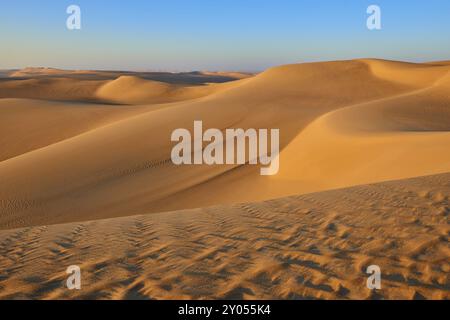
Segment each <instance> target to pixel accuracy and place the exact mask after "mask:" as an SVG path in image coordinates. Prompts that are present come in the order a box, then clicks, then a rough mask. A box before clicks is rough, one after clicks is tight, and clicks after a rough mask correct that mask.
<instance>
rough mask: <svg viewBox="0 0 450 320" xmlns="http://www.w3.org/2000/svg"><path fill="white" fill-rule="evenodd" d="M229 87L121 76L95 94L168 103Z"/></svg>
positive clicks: (119, 99)
mask: <svg viewBox="0 0 450 320" xmlns="http://www.w3.org/2000/svg"><path fill="white" fill-rule="evenodd" d="M235 85H236V84H235V83H232V84H231V86H235ZM227 87H230V84H229V83H220V84H206V85H197V86H185V85H175V84H169V83H165V82H159V81H149V80H144V79H141V78H139V77H136V76H121V77H119V78H117V79H116V80H113V81H109V82H107V83H105V84H104V85H102V86H101V87H99V88H98V90H97V91H96V92H95V96H96V97H97V98H98V99H100V100H102V101H111V102H114V103H120V104H149V103H168V102H176V101H183V100H190V99H195V98H200V97H204V96H206V95H208V94H211V93H214V92H217V91H220V90H222V89H224V88H227Z"/></svg>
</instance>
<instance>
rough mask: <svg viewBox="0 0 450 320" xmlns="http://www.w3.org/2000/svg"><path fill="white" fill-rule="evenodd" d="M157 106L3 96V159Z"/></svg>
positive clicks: (0, 122)
mask: <svg viewBox="0 0 450 320" xmlns="http://www.w3.org/2000/svg"><path fill="white" fill-rule="evenodd" d="M154 108H155V107H154V106H149V107H137V106H136V107H135V106H121V107H118V106H111V105H101V104H86V103H77V102H64V103H62V102H56V101H44V100H31V99H0V162H1V161H4V160H7V159H10V158H13V157H16V156H19V155H21V154H24V153H27V152H30V151H33V150H36V149H39V148H43V147H46V146H49V145H51V144H54V143H57V142H60V141H63V140H66V139H69V138H72V137H74V136H77V135H79V134H82V133H85V132H88V131H90V130H94V129H96V128H99V127H102V126H105V125H107V124H110V123H113V122H117V121H119V120H123V119H125V118H129V117H132V116H135V115H138V114H141V113H144V112H147V111H149V110H152V109H154Z"/></svg>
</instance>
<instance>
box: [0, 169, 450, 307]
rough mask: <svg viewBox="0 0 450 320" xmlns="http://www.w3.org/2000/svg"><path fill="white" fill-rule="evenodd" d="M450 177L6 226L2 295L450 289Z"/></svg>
mask: <svg viewBox="0 0 450 320" xmlns="http://www.w3.org/2000/svg"><path fill="white" fill-rule="evenodd" d="M449 181H450V174H442V175H436V176H429V177H422V178H415V179H409V180H402V181H394V182H385V183H381V184H374V185H365V186H358V187H353V188H349V189H342V190H336V191H327V192H322V193H316V194H308V195H299V196H292V197H288V198H282V199H277V200H271V201H266V202H261V203H247V204H234V205H229V206H215V207H210V208H204V209H195V210H184V211H178V212H166V213H158V214H148V215H139V216H133V217H125V218H115V219H106V220H97V221H90V222H80V223H71V224H63V225H53V226H40V227H28V228H21V229H14V230H6V231H0V270H1V276H0V298H27V299H28V298H31V299H54V298H62V299H69V298H83V299H86V298H89V299H155V298H156V299H163V298H164V299H175V298H177V299H188V298H199V299H203V298H210V299H211V298H213V299H216V298H225V299H279V298H281V299H316V298H320V299H325V298H326V299H330V298H333V299H423V298H427V299H449V298H450V276H449V275H450V263H449V261H450V260H449V257H450V247H449V236H450V228H449V214H450V203H449V195H450V183H449ZM373 264H375V265H378V266H379V267H380V268H381V273H382V275H381V279H382V280H381V281H382V282H381V286H382V289H381V290H376V291H371V290H369V289H368V288H367V287H366V281H367V277H368V275H367V274H366V268H367V267H368V266H369V265H373ZM70 265H78V266H79V267H80V268H81V277H82V280H81V290H79V291H77V290H73V291H70V290H68V289H67V288H66V287H65V281H66V279H67V277H68V275H67V274H66V273H65V270H66V268H67V267H68V266H70Z"/></svg>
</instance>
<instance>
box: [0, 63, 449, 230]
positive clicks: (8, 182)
mask: <svg viewBox="0 0 450 320" xmlns="http://www.w3.org/2000/svg"><path fill="white" fill-rule="evenodd" d="M386 70H391V71H390V72H391V73H389V72H387V71H386ZM449 70H450V69H448V67H447V66H445V65H444V66H441V65H439V66H436V65H425V64H419V65H417V64H405V63H401V62H385V61H379V60H358V61H340V62H327V63H312V64H300V65H288V66H282V67H277V68H273V69H270V70H268V71H266V72H263V73H261V74H259V75H257V76H255V77H252V78H248V79H242V80H239V81H235V82H230V83H225V84H220V85H218V86H219V87H221V89H219V90H213V92H210V93H209V94H207V95H205V96H204V97H200V98H197V99H193V100H184V101H178V102H173V103H169V104H157V105H151V104H149V105H143V106H139V107H130V108H131V109H122V108H123V107H120V108H119V109H120V112H118V111H117V108H114V107H111V108H110V109H108V108H105V107H101V108H100V109H101V110H103V111H102V112H104V113H103V114H102V112H99V116H98V119H99V120H95V118H91V117H89V122H83V121H81V122H80V121H78V119H77V118H76V117H74V118H70V117H64V118H63V117H62V118H61V121H60V123H59V124H58V125H56V126H55V128H58V130H59V128H63V130H61V133H52V132H48V124H46V121H43V122H36V124H34V125H35V126H36V131H41V132H42V133H41V134H40V135H39V134H38V135H36V140H34V137H33V139H31V138H30V137H29V138H25V137H24V139H29V140H32V141H28V146H26V147H22V146H21V147H19V148H18V147H14V146H15V145H16V144H17V143H16V141H17V140H15V137H14V135H12V134H10V135H9V136H7V138H5V139H4V140H3V143H2V145H3V149H4V150H6V151H4V152H3V153H4V154H5V156H4V158H8V157H11V156H14V158H10V159H7V160H5V161H3V162H0V176H1V177H2V181H3V182H4V183H3V184H2V185H0V196H1V199H2V200H1V202H0V208H1V210H2V216H1V217H0V228H3V229H5V228H11V227H23V226H30V225H42V224H52V223H65V222H70V221H83V220H86V219H101V218H109V217H118V216H124V215H135V214H141V213H148V212H158V211H166V210H176V209H184V208H195V207H202V206H207V205H214V204H221V203H234V202H238V201H240V202H243V201H261V200H265V199H269V198H275V197H281V196H285V195H291V194H299V193H306V192H312V191H320V190H326V189H330V188H338V187H345V186H351V185H356V184H365V183H371V182H377V181H386V180H392V179H398V178H407V177H412V176H420V175H426V174H433V173H441V172H448V171H450V161H449V160H450V153H449V151H448V145H449V135H448V133H447V132H448V131H447V130H448V128H447V125H448V123H450V122H449V119H448V115H449V113H448V103H449V97H448V94H447V92H448V76H447V74H448V71H449ZM415 72H416V73H417V78H418V80H417V82H412V81H411V78H412V77H413V76H414V74H415ZM173 90H175V91H177V90H178V89H173V88H172V86H171V85H169V84H162V83H155V82H149V81H146V80H142V79H138V78H130V77H122V78H119V79H117V80H113V81H112V82H109V83H107V84H106V85H105V86H104V87H102V89H101V90H100V92H103V94H106V93H107V94H110V95H112V96H114V95H117V94H118V93H119V92H124V93H123V94H121V97H119V96H117V97H118V99H124V100H126V99H131V100H134V99H137V100H140V99H141V98H142V99H144V100H145V99H147V98H149V97H150V98H152V95H154V97H161V96H165V98H168V97H169V96H170V94H164V92H167V91H172V92H173ZM184 90H187V89H186V88H184ZM187 91H188V90H187ZM184 92H186V91H184ZM97 93H98V91H97ZM175 96H177V97H179V98H180V99H187V96H189V94H187V96H183V94H179V95H177V94H175ZM189 98H190V97H189ZM157 99H159V98H157ZM423 105H426V107H423V108H422V106H423ZM66 107H67V106H65V107H64V108H66ZM102 108H103V109H102ZM133 108H136V109H133ZM91 109H92V106H90V105H87V106H86V107H80V114H84V115H86V112H88V110H91ZM106 109H108V110H106ZM6 110H8V109H7V108H6ZM49 110H50V109H49ZM127 110H128V111H127ZM16 111H17V113H16V115H15V116H16V118H15V119H17V120H16V121H17V122H20V121H21V120H19V119H20V118H21V117H25V115H24V114H25V113H24V112H19V111H18V110H16ZM113 111H114V112H113ZM49 112H51V111H49ZM89 112H92V111H89ZM106 115H107V116H106ZM424 115H426V116H424ZM43 118H45V119H51V117H48V115H47V114H45V113H44V114H43ZM197 119H201V120H203V122H204V125H205V126H206V127H214V128H221V129H225V128H228V127H238V128H280V131H281V141H280V142H281V147H282V148H283V149H284V150H283V151H282V152H281V155H280V161H281V167H280V174H279V175H277V176H275V177H261V176H260V175H259V170H258V169H257V168H255V167H252V166H241V167H239V168H236V167H235V166H206V165H204V166H203V165H200V166H181V167H178V166H175V165H173V164H172V163H171V161H170V151H171V148H172V146H173V144H172V143H171V142H170V134H171V132H172V131H173V130H174V129H176V128H191V127H192V124H193V121H194V120H197ZM97 121H98V122H97ZM43 128H45V129H43ZM11 130H12V129H11ZM349 131H351V132H349ZM11 132H12V131H11ZM55 142H57V143H55ZM10 146H11V147H10ZM324 146H326V147H324ZM37 147H39V148H38V149H37ZM8 150H11V151H8ZM21 151H23V152H24V153H23V154H21V155H19V154H18V153H20V152H21ZM27 151H29V152H27ZM35 168H40V170H35ZM112 195H113V196H112Z"/></svg>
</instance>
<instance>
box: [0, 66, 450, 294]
mask: <svg viewBox="0 0 450 320" xmlns="http://www.w3.org/2000/svg"><path fill="white" fill-rule="evenodd" d="M2 74H4V75H5V76H4V77H3V78H2V79H0V181H1V183H0V229H1V230H3V231H0V251H1V252H2V254H1V258H0V259H1V260H0V270H1V274H0V297H2V298H72V297H79V298H114V299H116V298H117V299H120V298H169V299H170V298H250V299H251V298H289V299H296V298H299V299H301V298H344V299H345V298H351V299H354V298H357V299H365V298H389V299H396V298H421V297H425V298H432V299H448V298H449V290H450V287H449V285H450V280H449V271H450V269H449V268H450V267H449V260H450V252H449V251H450V249H449V244H448V241H449V239H448V238H449V229H448V227H449V220H448V219H449V217H448V214H449V203H448V198H449V194H450V193H449V185H448V181H449V179H448V178H449V175H448V174H447V173H450V148H449V146H450V95H449V92H450V64H449V63H448V62H445V61H444V62H432V63H423V64H415V63H405V62H396V61H385V60H375V59H362V60H351V61H334V62H321V63H306V64H296V65H286V66H280V67H275V68H271V69H269V70H267V71H265V72H262V73H260V74H256V75H249V74H242V73H236V72H228V73H226V72H193V73H183V74H170V73H150V72H147V73H131V72H119V71H82V70H80V71H65V70H58V69H45V68H27V69H24V70H15V71H11V72H6V73H5V72H2ZM195 120H202V121H203V124H204V126H205V127H209V128H220V129H222V130H225V129H227V128H244V129H246V128H256V129H258V128H279V129H280V134H281V136H280V146H281V152H280V155H279V157H280V172H279V173H278V175H275V176H267V177H265V176H261V175H260V174H259V168H258V167H256V166H250V165H240V166H235V165H222V166H207V165H198V166H175V165H173V164H172V162H171V159H170V152H171V148H172V146H173V143H172V142H171V141H170V135H171V132H172V131H173V130H174V129H177V128H192V124H193V122H194V121H195ZM425 176H428V177H425ZM414 177H420V178H415V179H410V178H414ZM400 179H407V180H401V181H400ZM393 180H399V181H393ZM374 183H379V184H374ZM354 186H356V187H354ZM343 188H344V189H343ZM370 262H373V263H375V262H378V264H379V265H380V266H381V267H382V270H385V271H384V272H385V273H384V274H385V275H384V278H383V279H384V281H385V282H383V284H384V286H385V287H384V288H383V289H382V290H377V291H376V292H375V291H370V290H368V289H367V288H366V287H365V283H364V282H365V278H366V275H365V273H364V272H363V270H364V267H366V266H367V265H368V263H370ZM70 264H79V265H80V266H81V267H82V270H85V273H86V275H85V277H86V278H85V280H84V287H83V290H81V291H80V292H75V293H74V292H69V291H68V290H67V289H65V287H64V283H63V278H64V276H65V274H64V271H65V268H66V267H67V266H68V265H70Z"/></svg>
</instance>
